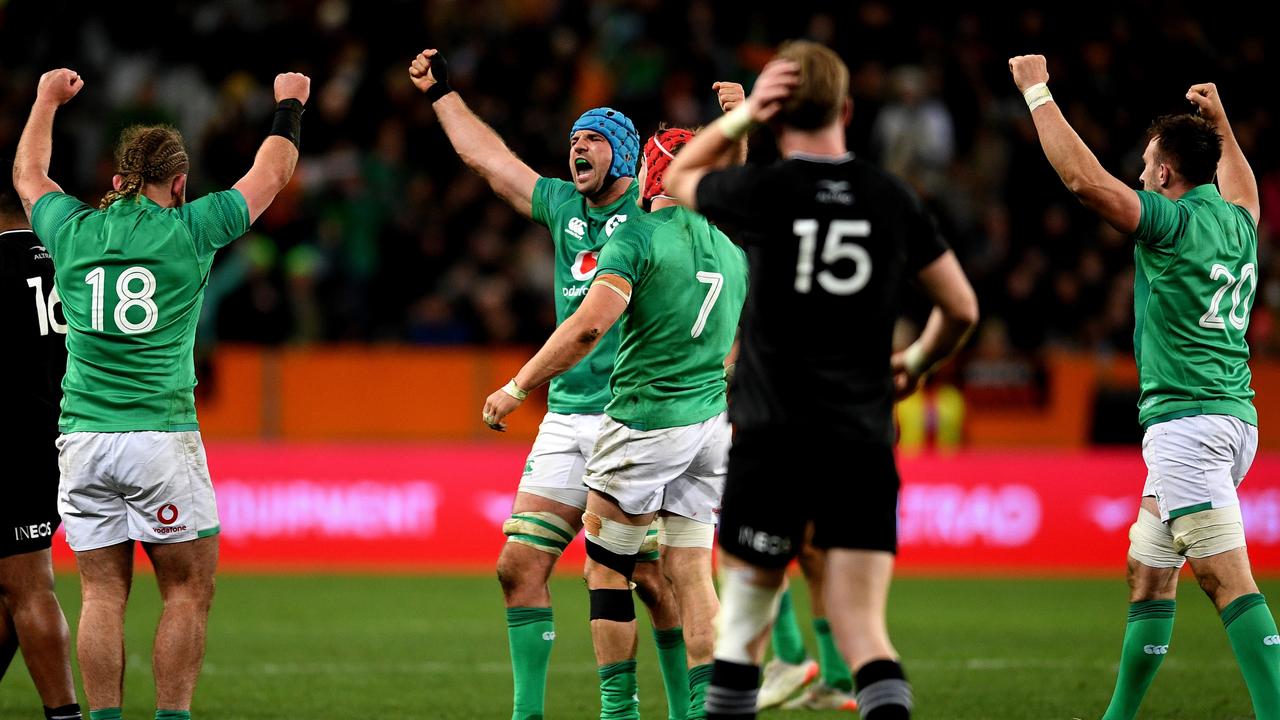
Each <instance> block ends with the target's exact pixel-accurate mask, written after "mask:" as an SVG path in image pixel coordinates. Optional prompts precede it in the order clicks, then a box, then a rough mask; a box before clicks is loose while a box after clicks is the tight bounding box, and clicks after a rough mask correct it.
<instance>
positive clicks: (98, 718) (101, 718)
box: [89, 708, 123, 720]
mask: <svg viewBox="0 0 1280 720" xmlns="http://www.w3.org/2000/svg"><path fill="white" fill-rule="evenodd" d="M122 712H123V711H122V710H121V709H120V708H102V709H101V710H90V711H89V720H120V718H121V717H122V715H121V713H122Z"/></svg>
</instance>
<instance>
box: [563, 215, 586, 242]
mask: <svg viewBox="0 0 1280 720" xmlns="http://www.w3.org/2000/svg"><path fill="white" fill-rule="evenodd" d="M565 232H567V233H569V234H570V235H572V236H574V237H576V238H578V239H579V240H581V239H582V236H583V235H586V234H587V223H586V222H585V221H583V219H582V218H569V225H568V226H567V227H565Z"/></svg>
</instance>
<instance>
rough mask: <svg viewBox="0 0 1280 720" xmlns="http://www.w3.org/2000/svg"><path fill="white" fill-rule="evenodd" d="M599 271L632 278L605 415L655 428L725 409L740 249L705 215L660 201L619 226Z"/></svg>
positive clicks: (742, 261) (739, 296)
mask: <svg viewBox="0 0 1280 720" xmlns="http://www.w3.org/2000/svg"><path fill="white" fill-rule="evenodd" d="M599 273H600V274H601V275H617V276H619V277H622V278H623V279H625V280H627V281H628V282H630V283H631V303H630V304H629V305H628V306H627V310H626V313H625V314H623V316H622V320H621V322H620V323H618V325H620V326H621V338H620V341H619V342H620V345H619V349H618V360H617V363H616V364H615V366H614V369H613V376H612V378H611V379H610V386H611V388H612V391H613V400H612V401H610V403H609V405H608V407H606V408H605V413H606V414H608V415H609V417H611V418H613V419H614V420H616V421H618V422H620V423H622V424H623V425H626V426H628V427H631V428H635V429H637V430H658V429H661V428H669V427H680V426H684V425H694V424H696V423H700V422H702V421H703V420H707V419H708V418H712V417H715V416H716V415H718V414H720V413H721V412H724V410H725V381H724V358H725V356H726V355H728V354H729V350H730V348H732V347H733V339H734V336H735V335H736V333H737V330H738V318H739V317H740V316H741V315H742V304H743V303H744V302H745V301H746V298H747V256H746V253H744V252H743V251H742V248H740V247H738V246H737V245H734V244H733V242H732V241H730V240H729V238H727V237H725V235H724V233H722V232H720V230H719V229H717V228H715V227H713V226H712V225H711V224H710V223H709V222H707V219H706V218H704V217H703V216H701V215H699V214H697V213H695V212H693V211H691V210H688V209H686V208H683V207H667V208H663V209H661V210H657V211H655V212H652V213H648V214H646V215H642V216H640V217H637V218H635V219H633V220H631V221H629V222H628V223H627V224H626V225H623V226H622V227H620V228H619V229H618V231H617V232H616V233H614V235H613V237H612V238H610V240H609V243H608V244H607V245H605V246H604V251H603V252H601V253H600V266H599Z"/></svg>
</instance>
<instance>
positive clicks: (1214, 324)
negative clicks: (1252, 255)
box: [1200, 263, 1258, 330]
mask: <svg viewBox="0 0 1280 720" xmlns="http://www.w3.org/2000/svg"><path fill="white" fill-rule="evenodd" d="M1209 279H1210V280H1214V281H1219V280H1220V281H1223V282H1222V287H1220V288H1218V292H1216V293H1214V294H1213V299H1212V300H1210V301H1209V310H1208V311H1207V312H1206V313H1205V314H1204V315H1202V316H1201V317H1200V327H1203V328H1218V329H1221V330H1225V329H1226V327H1227V324H1226V323H1225V322H1223V320H1222V315H1221V313H1222V311H1221V310H1219V309H1218V308H1219V306H1220V305H1221V304H1222V296H1223V295H1226V294H1227V289H1228V288H1231V286H1232V285H1235V287H1234V288H1231V312H1229V313H1227V319H1228V320H1230V321H1231V327H1233V328H1235V329H1237V330H1243V329H1244V328H1245V326H1246V325H1248V324H1249V303H1250V301H1252V300H1253V294H1254V292H1256V291H1257V290H1258V271H1257V270H1256V269H1255V268H1254V267H1253V263H1247V264H1245V266H1244V267H1242V268H1240V281H1239V282H1236V279H1235V278H1234V277H1232V275H1231V271H1230V270H1228V269H1227V266H1226V265H1222V264H1221V263H1217V264H1214V266H1213V268H1212V269H1211V270H1210V271H1209ZM1245 280H1249V281H1250V282H1249V294H1248V295H1246V296H1245V297H1244V308H1243V310H1244V312H1242V313H1240V314H1239V315H1237V314H1236V311H1237V310H1240V309H1241V307H1240V305H1241V302H1240V291H1241V290H1243V289H1244V281H1245Z"/></svg>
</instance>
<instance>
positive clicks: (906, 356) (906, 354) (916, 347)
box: [902, 340, 929, 377]
mask: <svg viewBox="0 0 1280 720" xmlns="http://www.w3.org/2000/svg"><path fill="white" fill-rule="evenodd" d="M902 360H903V363H904V364H906V366H907V374H909V375H911V376H912V377H921V376H922V375H924V374H925V373H926V372H928V371H929V368H928V367H926V366H925V362H926V361H927V360H928V358H927V357H925V350H924V345H921V344H920V341H919V340H917V341H916V342H913V343H911V345H910V346H908V347H907V349H906V350H903V351H902Z"/></svg>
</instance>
